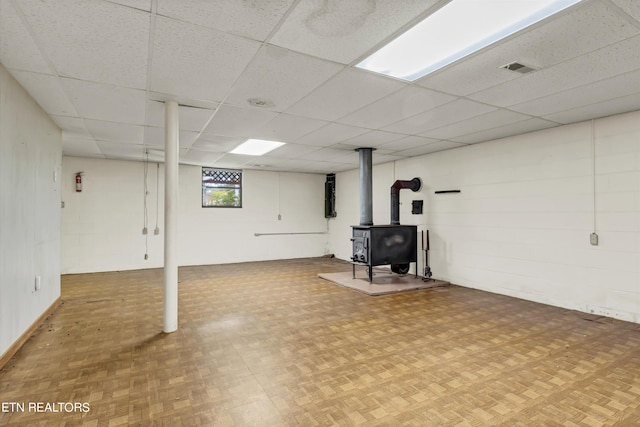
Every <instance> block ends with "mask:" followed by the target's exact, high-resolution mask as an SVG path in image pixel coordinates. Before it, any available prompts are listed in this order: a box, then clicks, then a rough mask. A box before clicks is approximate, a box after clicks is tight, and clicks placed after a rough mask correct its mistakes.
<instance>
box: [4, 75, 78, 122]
mask: <svg viewBox="0 0 640 427" xmlns="http://www.w3.org/2000/svg"><path fill="white" fill-rule="evenodd" d="M12 74H13V77H15V79H16V80H17V81H18V83H20V85H21V86H22V87H23V88H25V89H26V90H27V92H29V94H30V95H31V96H32V97H33V98H34V99H35V100H36V102H37V103H38V104H40V106H41V107H42V109H43V110H44V111H46V112H47V113H48V114H57V115H60V116H77V115H78V112H77V111H76V109H75V108H74V106H73V105H72V104H71V102H70V101H69V98H67V95H66V94H65V92H64V90H63V89H62V86H60V80H59V79H58V78H57V77H55V76H52V75H50V74H39V73H32V72H29V71H15V70H14V71H13V72H12Z"/></svg>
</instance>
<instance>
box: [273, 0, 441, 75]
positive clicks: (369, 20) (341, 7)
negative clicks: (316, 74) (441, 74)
mask: <svg viewBox="0 0 640 427" xmlns="http://www.w3.org/2000/svg"><path fill="white" fill-rule="evenodd" d="M436 3H438V0H403V1H402V6H401V7H398V4H397V3H396V2H392V1H375V0H349V1H335V0H324V1H321V0H302V1H300V2H299V3H298V4H297V5H296V6H295V8H294V9H293V11H292V12H291V14H290V15H289V16H288V17H287V19H286V21H285V22H284V23H283V24H282V25H281V27H280V28H279V29H278V31H277V32H276V34H275V35H274V36H273V37H272V38H271V40H270V41H271V43H273V44H275V45H278V46H282V47H286V48H288V49H292V50H296V51H298V52H304V53H307V54H309V55H313V56H317V57H319V58H325V59H330V60H332V61H336V62H340V63H343V64H349V63H351V62H352V61H354V60H355V59H357V58H358V57H360V56H361V55H363V54H365V53H366V52H367V51H369V50H371V49H372V48H374V47H375V46H377V45H378V43H380V42H382V41H383V40H384V39H385V38H387V37H389V36H390V35H391V34H392V33H394V32H395V31H397V30H398V29H399V28H401V27H403V26H404V25H406V24H408V23H409V22H410V21H411V20H413V19H414V18H415V17H417V16H418V15H420V14H422V13H423V12H425V11H427V10H429V9H430V8H432V7H433V6H434V5H435V4H436Z"/></svg>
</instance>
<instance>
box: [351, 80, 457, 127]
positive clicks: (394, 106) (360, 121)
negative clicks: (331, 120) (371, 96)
mask: <svg viewBox="0 0 640 427" xmlns="http://www.w3.org/2000/svg"><path fill="white" fill-rule="evenodd" d="M454 99H455V97H453V96H451V95H447V94H444V93H440V92H436V91H433V90H429V89H423V88H421V87H418V86H407V87H405V88H403V89H400V90H399V91H398V92H395V93H393V94H391V95H389V96H385V97H384V98H381V99H379V100H378V101H375V102H373V103H372V104H369V105H367V106H365V107H363V108H361V109H359V110H358V111H355V112H354V113H351V114H349V115H347V116H345V117H342V118H341V119H340V120H339V121H340V122H341V123H345V124H349V125H353V126H360V127H365V128H369V129H376V128H379V127H383V126H386V125H388V124H391V123H394V122H397V121H400V120H403V119H406V118H409V117H412V116H414V115H416V114H418V113H422V112H424V111H427V110H430V109H432V108H435V107H437V106H439V105H442V104H446V103H447V102H451V101H453V100H454Z"/></svg>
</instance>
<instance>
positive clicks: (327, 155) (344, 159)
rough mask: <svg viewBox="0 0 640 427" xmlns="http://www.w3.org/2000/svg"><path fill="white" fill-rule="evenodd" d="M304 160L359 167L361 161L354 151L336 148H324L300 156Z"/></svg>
mask: <svg viewBox="0 0 640 427" xmlns="http://www.w3.org/2000/svg"><path fill="white" fill-rule="evenodd" d="M300 159H302V160H314V161H323V162H333V163H345V164H350V165H357V164H358V163H359V162H360V160H359V157H358V153H357V152H356V151H354V150H338V149H335V148H327V147H325V148H322V149H320V150H318V151H314V152H312V153H310V154H308V155H303V156H300Z"/></svg>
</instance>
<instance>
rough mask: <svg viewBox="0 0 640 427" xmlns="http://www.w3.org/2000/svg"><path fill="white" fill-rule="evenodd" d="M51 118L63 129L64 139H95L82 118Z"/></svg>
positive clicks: (53, 116)
mask: <svg viewBox="0 0 640 427" xmlns="http://www.w3.org/2000/svg"><path fill="white" fill-rule="evenodd" d="M50 116H51V118H52V119H53V121H54V122H55V123H56V124H57V125H58V127H60V129H62V139H65V138H67V139H93V137H92V136H91V134H90V133H89V131H88V130H87V127H86V126H85V125H84V120H83V119H81V118H80V117H67V116H56V115H50Z"/></svg>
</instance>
